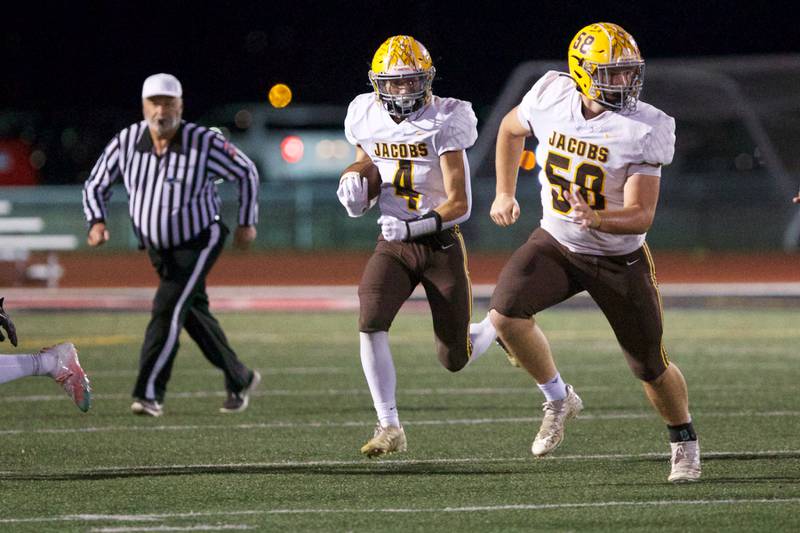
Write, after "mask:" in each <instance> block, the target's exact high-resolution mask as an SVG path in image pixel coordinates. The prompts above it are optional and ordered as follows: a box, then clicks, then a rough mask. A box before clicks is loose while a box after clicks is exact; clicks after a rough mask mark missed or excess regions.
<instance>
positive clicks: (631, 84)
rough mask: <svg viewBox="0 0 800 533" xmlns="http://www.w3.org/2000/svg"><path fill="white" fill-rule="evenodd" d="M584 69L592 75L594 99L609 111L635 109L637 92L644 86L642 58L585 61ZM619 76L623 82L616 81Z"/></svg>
mask: <svg viewBox="0 0 800 533" xmlns="http://www.w3.org/2000/svg"><path fill="white" fill-rule="evenodd" d="M584 69H585V70H586V71H587V72H588V73H589V75H590V76H591V77H592V93H593V94H594V95H595V96H594V100H596V101H597V102H598V103H599V104H601V105H602V106H603V107H605V108H606V109H610V110H611V111H621V112H632V111H635V110H636V104H637V103H638V101H639V94H641V92H642V87H644V61H643V60H641V59H639V60H631V61H621V62H618V63H606V64H601V65H597V64H593V63H590V62H588V61H585V62H584ZM625 73H627V74H625ZM623 76H624V77H623ZM615 77H616V78H617V79H615ZM620 78H622V81H623V82H624V83H622V84H620V83H618V82H619V81H620ZM615 82H617V83H615Z"/></svg>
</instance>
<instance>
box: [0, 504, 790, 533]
mask: <svg viewBox="0 0 800 533" xmlns="http://www.w3.org/2000/svg"><path fill="white" fill-rule="evenodd" d="M797 503H800V498H775V499H769V498H753V499H750V498H741V499H738V498H726V499H719V500H650V501H635V500H634V501H602V502H576V503H569V502H559V503H530V504H516V505H476V506H462V507H419V508H414V507H406V508H403V507H370V508H364V509H357V508H350V509H254V510H241V511H203V512H191V513H159V514H141V515H113V514H108V515H104V514H85V515H84V514H76V515H60V516H41V517H31V518H0V524H20V523H31V522H103V521H116V522H137V521H141V522H153V521H156V520H165V519H175V518H186V519H193V518H201V517H213V516H259V515H276V514H365V513H475V512H493V511H541V510H557V509H585V508H603V507H660V506H668V505H669V506H674V505H686V506H706V505H742V504H749V505H755V504H764V505H776V504H777V505H781V504H797ZM152 531H158V530H152Z"/></svg>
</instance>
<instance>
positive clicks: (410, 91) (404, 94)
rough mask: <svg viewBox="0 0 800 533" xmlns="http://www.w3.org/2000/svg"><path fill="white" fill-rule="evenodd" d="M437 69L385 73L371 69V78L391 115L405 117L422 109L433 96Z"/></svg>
mask: <svg viewBox="0 0 800 533" xmlns="http://www.w3.org/2000/svg"><path fill="white" fill-rule="evenodd" d="M435 73H436V70H435V69H434V68H433V67H430V69H428V70H424V71H412V72H408V73H397V74H385V73H380V74H379V73H375V72H373V71H370V73H369V80H370V82H372V87H373V88H374V89H375V92H376V93H377V94H378V97H379V98H380V100H381V103H382V104H383V107H384V108H385V109H386V111H388V112H389V114H390V115H392V116H393V117H397V118H405V117H407V116H409V115H410V114H412V113H414V112H415V111H417V110H419V109H421V108H422V107H423V106H424V105H425V104H427V103H428V100H429V99H430V96H431V85H432V84H433V77H434V75H435Z"/></svg>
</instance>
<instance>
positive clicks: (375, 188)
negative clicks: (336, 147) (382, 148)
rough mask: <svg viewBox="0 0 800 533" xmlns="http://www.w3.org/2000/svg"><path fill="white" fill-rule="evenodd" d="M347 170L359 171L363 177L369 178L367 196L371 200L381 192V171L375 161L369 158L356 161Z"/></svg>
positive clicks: (345, 170)
mask: <svg viewBox="0 0 800 533" xmlns="http://www.w3.org/2000/svg"><path fill="white" fill-rule="evenodd" d="M345 172H358V173H359V174H360V175H361V177H363V178H367V196H368V197H369V199H370V200H372V199H373V198H375V197H376V196H378V195H379V194H380V193H381V173H380V171H379V170H378V167H377V166H375V163H373V162H372V161H370V160H369V159H367V160H366V161H356V162H355V163H353V164H352V165H350V166H349V167H347V168H346V169H344V172H342V174H344V173H345Z"/></svg>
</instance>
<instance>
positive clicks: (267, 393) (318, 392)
mask: <svg viewBox="0 0 800 533" xmlns="http://www.w3.org/2000/svg"><path fill="white" fill-rule="evenodd" d="M759 368H761V367H759ZM762 388H763V386H760V385H759V386H756V385H753V386H749V387H748V386H746V385H742V386H739V385H737V387H736V390H737V391H742V390H761V389H762ZM616 390H618V389H617V388H616V387H611V386H606V385H584V386H581V387H580V391H581V392H611V391H616ZM703 390H704V391H706V392H709V391H723V392H725V391H727V392H730V391H731V390H732V389H731V386H730V385H727V384H726V385H704V386H703ZM792 390H794V389H792ZM225 394H226V393H225V392H223V391H186V392H170V393H169V399H170V400H185V399H196V398H222V397H224V396H225ZM517 394H525V395H528V394H529V395H531V396H532V397H533V400H532V401H533V402H534V403H536V401H537V400H536V398H538V397H539V396H538V394H539V391H538V389H536V388H534V387H533V386H528V387H433V388H431V387H425V388H407V389H403V390H402V391H400V392H399V396H400V398H402V397H403V396H409V397H411V396H436V395H442V396H491V395H498V396H504V395H517ZM354 395H362V396H366V395H369V389H368V388H367V387H366V386H365V387H359V388H353V389H328V388H316V389H268V390H263V391H262V390H259V391H255V392H253V393H252V394H251V397H259V396H264V397H271V396H297V397H312V396H354ZM65 398H66V397H65V396H64V395H63V394H27V395H16V396H3V397H0V403H17V402H22V403H25V402H62V401H64V400H65ZM92 398H93V399H95V400H103V401H108V400H126V401H127V400H130V399H131V396H130V394H127V393H113V394H93V395H92Z"/></svg>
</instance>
